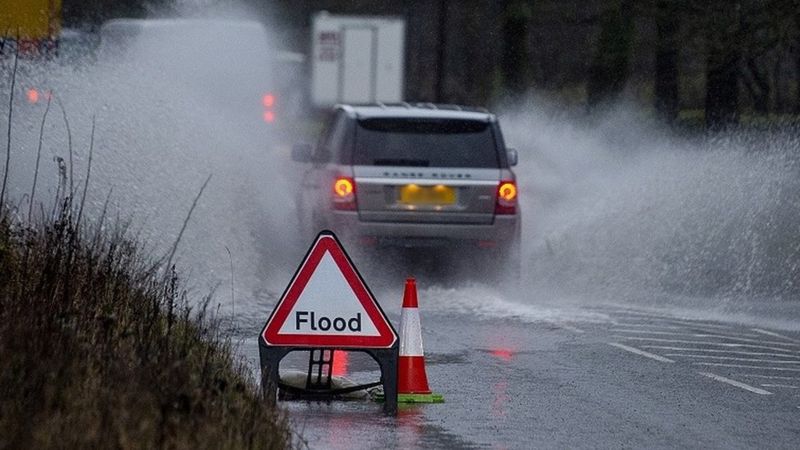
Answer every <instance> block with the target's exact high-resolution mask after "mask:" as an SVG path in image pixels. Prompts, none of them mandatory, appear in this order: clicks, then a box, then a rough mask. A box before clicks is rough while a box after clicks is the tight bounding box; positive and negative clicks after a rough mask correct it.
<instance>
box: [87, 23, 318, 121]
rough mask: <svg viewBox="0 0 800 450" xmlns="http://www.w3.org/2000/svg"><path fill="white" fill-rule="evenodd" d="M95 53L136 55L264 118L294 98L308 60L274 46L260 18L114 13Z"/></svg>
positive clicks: (221, 102)
mask: <svg viewBox="0 0 800 450" xmlns="http://www.w3.org/2000/svg"><path fill="white" fill-rule="evenodd" d="M97 53H98V61H99V62H100V63H104V62H105V63H110V64H111V65H116V64H118V63H129V62H131V61H133V62H134V64H135V65H137V66H139V67H141V66H144V67H145V68H146V69H147V70H150V69H152V72H153V74H154V75H155V74H158V75H160V76H162V77H163V79H165V80H168V81H170V82H171V83H173V84H174V85H175V88H176V90H178V91H180V90H181V89H183V90H191V91H192V94H193V95H198V94H200V95H202V96H203V98H205V99H206V100H208V101H210V102H213V104H214V105H216V106H220V107H222V108H229V109H232V110H235V111H236V112H239V113H244V114H246V117H250V118H254V119H257V120H260V121H262V122H264V123H266V124H273V123H279V122H280V121H281V120H282V119H284V118H285V116H284V114H285V113H287V112H288V111H289V109H290V108H292V107H293V105H294V104H295V102H294V101H289V100H290V98H292V99H293V98H294V97H296V95H297V92H296V89H295V90H293V88H292V87H293V86H296V85H297V84H296V82H295V84H292V80H293V79H295V80H296V79H297V78H298V77H296V73H294V72H296V71H298V70H300V69H299V68H300V67H301V65H302V63H303V61H304V58H303V55H299V54H294V53H289V52H283V51H278V50H276V49H275V48H274V47H272V46H271V45H270V42H269V36H268V33H267V30H266V28H265V27H264V25H263V24H261V23H260V22H256V21H249V20H225V19H186V18H181V19H113V20H110V21H107V22H105V23H104V24H103V25H102V27H101V28H100V46H99V49H98V52H97ZM297 89H299V87H298V88H297ZM284 97H286V98H284Z"/></svg>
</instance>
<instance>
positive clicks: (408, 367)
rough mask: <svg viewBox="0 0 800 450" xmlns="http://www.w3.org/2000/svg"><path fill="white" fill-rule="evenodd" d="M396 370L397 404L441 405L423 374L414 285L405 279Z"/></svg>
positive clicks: (422, 355) (423, 362)
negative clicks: (398, 356) (398, 357)
mask: <svg viewBox="0 0 800 450" xmlns="http://www.w3.org/2000/svg"><path fill="white" fill-rule="evenodd" d="M397 367H398V369H397V401H398V402H399V403H442V402H444V398H443V397H442V396H441V395H439V394H434V393H432V392H431V389H430V387H428V375H427V374H426V373H425V355H424V354H423V351H422V329H421V327H420V322H419V304H418V302H417V282H416V280H415V279H414V277H409V278H407V279H406V288H405V292H404V293H403V312H402V314H401V315H400V360H399V361H398V366H397Z"/></svg>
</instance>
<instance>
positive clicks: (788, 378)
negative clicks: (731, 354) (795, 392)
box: [736, 373, 800, 381]
mask: <svg viewBox="0 0 800 450" xmlns="http://www.w3.org/2000/svg"><path fill="white" fill-rule="evenodd" d="M736 375H741V376H744V377H751V378H766V379H768V380H788V381H800V378H797V377H784V376H780V375H759V374H756V373H737V374H736Z"/></svg>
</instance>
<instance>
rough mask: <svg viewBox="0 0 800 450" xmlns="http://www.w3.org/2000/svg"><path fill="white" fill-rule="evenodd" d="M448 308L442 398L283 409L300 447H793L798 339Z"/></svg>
mask: <svg viewBox="0 0 800 450" xmlns="http://www.w3.org/2000/svg"><path fill="white" fill-rule="evenodd" d="M430 293H431V292H430V291H428V292H426V293H425V295H430ZM446 309H447V308H443V307H441V305H439V306H433V305H432V306H430V307H429V308H428V310H427V311H426V312H425V313H424V315H423V319H422V324H423V335H424V339H425V354H426V362H427V366H428V378H429V380H430V383H431V387H432V388H433V389H434V390H435V391H436V392H440V393H442V394H443V395H444V396H445V398H446V399H447V402H446V403H444V404H434V405H415V406H412V407H406V408H403V409H401V411H400V413H399V414H398V416H397V417H396V418H392V417H385V416H383V415H382V414H381V406H380V405H378V404H375V403H372V402H369V401H364V400H362V401H348V402H332V403H324V402H323V403H318V402H310V403H309V402H284V403H283V405H284V406H285V407H286V408H287V409H288V411H289V412H290V415H291V417H292V421H293V423H294V424H295V429H296V430H297V432H298V433H299V436H302V439H303V440H304V442H305V443H306V444H307V445H308V446H309V447H310V448H320V449H327V448H347V449H352V448H473V447H486V446H489V447H491V448H503V449H505V448H509V449H511V448H537V447H562V448H563V447H567V448H587V447H609V446H620V445H622V446H628V447H647V448H653V447H736V446H745V447H755V446H759V445H763V444H764V443H767V444H768V445H769V446H770V447H773V448H791V447H794V446H795V445H796V443H797V442H798V440H800V429H798V428H797V427H796V424H797V420H798V419H800V417H798V414H800V409H798V406H800V375H799V374H798V372H800V335H798V333H797V332H794V331H786V330H779V329H770V328H769V327H755V326H750V325H742V324H736V323H727V322H720V321H714V320H697V319H692V318H686V317H681V316H675V315H670V314H667V313H664V312H660V311H654V310H648V309H644V308H641V309H637V308H632V307H620V306H591V307H585V308H583V311H582V313H581V314H578V315H571V316H570V317H572V318H574V317H583V318H584V319H583V320H569V321H559V320H558V319H557V318H556V317H555V315H548V314H544V315H543V317H544V319H543V320H540V321H535V320H529V319H530V318H529V317H526V316H524V315H522V316H516V317H515V316H508V317H495V316H494V315H493V314H480V313H476V314H468V313H466V312H465V311H463V310H461V309H459V308H456V310H457V311H456V312H447V311H446ZM548 311H549V310H548ZM387 312H388V314H389V315H390V317H391V318H392V320H393V321H396V320H397V317H396V311H392V310H389V311H387ZM255 349H256V347H255V341H252V342H249V343H248V347H246V348H245V351H246V353H248V354H249V356H251V357H253V358H255V355H256V353H257V352H255ZM337 358H338V362H337V363H336V364H337V366H336V368H335V369H334V370H336V371H337V374H340V375H342V376H347V377H348V378H352V379H355V380H358V381H367V380H374V379H376V378H377V377H378V376H379V372H378V371H377V367H376V366H375V364H374V363H373V362H371V361H370V360H369V358H368V357H367V356H365V355H363V354H359V353H352V354H348V355H344V354H337ZM254 360H255V359H254ZM303 362H304V360H303V359H302V358H297V359H296V360H294V362H292V363H291V364H299V365H296V366H295V368H297V369H302V368H303V367H302V363H303ZM282 367H283V366H282ZM287 367H288V365H287Z"/></svg>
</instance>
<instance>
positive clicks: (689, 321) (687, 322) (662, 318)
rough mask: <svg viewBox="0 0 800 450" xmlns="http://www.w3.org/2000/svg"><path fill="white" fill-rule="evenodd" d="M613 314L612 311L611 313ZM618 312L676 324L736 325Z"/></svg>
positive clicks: (726, 326) (725, 326) (710, 326)
mask: <svg viewBox="0 0 800 450" xmlns="http://www.w3.org/2000/svg"><path fill="white" fill-rule="evenodd" d="M611 314H613V312H612V313H611ZM618 314H622V315H628V316H635V317H646V318H649V319H653V320H659V321H662V322H673V323H678V324H689V325H698V326H704V327H709V328H721V329H725V330H732V329H735V328H736V327H735V326H734V325H723V324H716V323H708V322H704V321H702V320H695V319H680V318H677V317H668V316H658V315H654V314H647V313H639V312H618Z"/></svg>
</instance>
